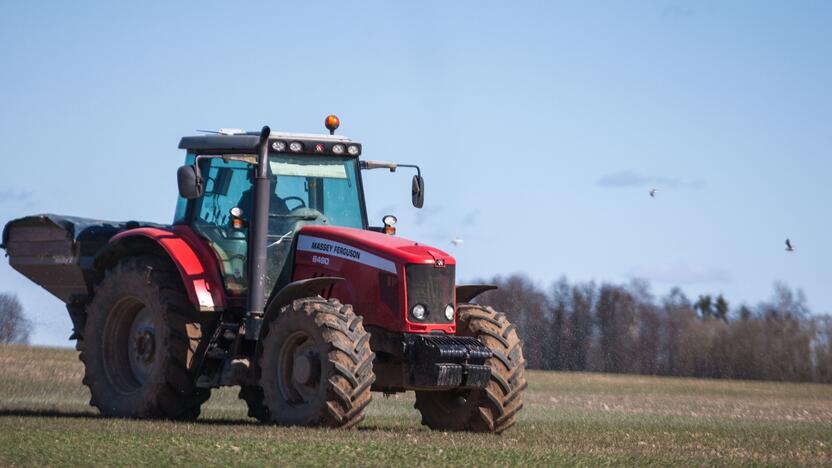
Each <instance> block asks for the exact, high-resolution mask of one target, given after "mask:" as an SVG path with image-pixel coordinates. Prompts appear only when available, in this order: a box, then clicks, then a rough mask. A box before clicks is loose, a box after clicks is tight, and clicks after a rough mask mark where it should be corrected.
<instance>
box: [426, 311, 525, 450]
mask: <svg viewBox="0 0 832 468" xmlns="http://www.w3.org/2000/svg"><path fill="white" fill-rule="evenodd" d="M457 314H458V317H457V334H458V335H462V336H472V337H474V338H477V339H479V340H480V342H482V343H483V344H485V345H486V346H487V347H488V348H489V349H490V350H491V352H492V353H493V356H492V357H491V358H489V359H488V361H487V363H488V366H489V367H490V368H491V380H490V381H489V382H488V384H487V385H486V387H485V388H482V389H460V390H448V391H417V392H416V405H415V407H416V409H418V410H419V412H420V413H421V414H422V424H424V425H426V426H428V427H430V428H431V429H434V430H444V431H473V432H493V433H497V434H499V433H501V432H503V431H504V430H506V429H508V428H509V427H511V426H512V425H514V422H515V417H516V415H517V412H518V411H520V409H521V408H522V407H523V401H522V398H521V397H520V394H521V393H522V392H523V390H524V389H525V388H526V375H525V367H526V361H525V360H524V359H523V349H522V343H521V341H520V338H519V337H518V336H517V331H516V328H515V326H514V325H512V324H511V323H510V322H509V321H508V319H506V316H505V314H503V313H500V312H496V311H494V309H492V308H491V307H484V306H480V305H477V304H459V305H458V306H457Z"/></svg>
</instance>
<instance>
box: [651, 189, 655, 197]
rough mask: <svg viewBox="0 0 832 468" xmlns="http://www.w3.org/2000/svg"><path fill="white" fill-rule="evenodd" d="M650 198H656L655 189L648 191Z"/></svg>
mask: <svg viewBox="0 0 832 468" xmlns="http://www.w3.org/2000/svg"><path fill="white" fill-rule="evenodd" d="M650 196H651V197H653V198H656V189H654V188H652V189H650Z"/></svg>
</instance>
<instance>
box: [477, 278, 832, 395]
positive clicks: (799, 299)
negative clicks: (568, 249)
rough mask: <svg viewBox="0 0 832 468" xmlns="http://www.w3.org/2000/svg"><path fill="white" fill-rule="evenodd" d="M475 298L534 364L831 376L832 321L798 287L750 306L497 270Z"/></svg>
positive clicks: (638, 286)
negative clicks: (505, 319) (543, 281)
mask: <svg viewBox="0 0 832 468" xmlns="http://www.w3.org/2000/svg"><path fill="white" fill-rule="evenodd" d="M488 282H489V283H491V284H497V285H499V289H498V290H495V291H489V292H488V293H486V294H483V295H482V296H480V297H479V298H478V300H477V302H480V303H483V304H488V305H491V306H493V307H494V308H495V309H497V310H500V311H504V312H506V313H507V314H508V316H509V317H510V319H511V320H512V321H513V323H514V324H515V325H517V327H518V330H519V332H520V336H521V338H522V339H523V342H524V345H523V351H524V353H525V356H526V359H527V361H528V367H529V368H531V369H546V370H564V371H590V372H612V373H632V374H650V375H670V376H685V377H707V378H727V379H754V380H784V381H800V382H809V381H812V382H826V383H832V318H830V317H829V316H819V315H813V314H811V313H810V311H809V310H808V308H807V306H806V299H805V297H804V295H803V293H802V292H801V291H793V290H791V289H789V288H788V287H787V286H785V285H783V284H776V285H775V287H774V294H773V296H772V298H771V299H770V300H768V301H766V302H761V303H760V304H757V305H756V306H753V307H749V306H746V305H741V306H739V307H736V308H731V307H729V304H728V302H727V301H726V300H725V298H724V297H722V296H721V295H716V296H712V295H703V296H700V297H698V298H697V299H696V300H693V301H692V300H691V299H689V298H688V297H686V296H685V294H683V293H682V291H681V290H680V289H678V288H676V289H673V290H671V291H670V293H669V294H668V295H666V296H664V297H661V298H656V297H654V296H653V295H651V294H650V292H649V286H648V284H647V283H646V282H645V281H641V280H634V281H632V282H631V283H629V284H625V285H617V284H608V283H602V284H600V285H599V284H596V283H594V282H589V283H575V284H570V283H569V282H568V281H567V280H566V279H565V278H564V279H561V280H559V281H557V282H555V283H554V284H552V285H551V286H550V287H548V288H547V289H541V288H540V287H538V286H536V285H535V283H534V282H532V281H531V280H529V279H528V278H527V277H525V276H522V275H513V276H509V277H496V278H493V279H492V280H491V281H488Z"/></svg>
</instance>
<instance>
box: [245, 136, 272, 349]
mask: <svg viewBox="0 0 832 468" xmlns="http://www.w3.org/2000/svg"><path fill="white" fill-rule="evenodd" d="M270 133H271V129H270V128H269V127H268V126H264V127H263V130H261V131H260V141H259V142H258V143H257V167H256V168H255V175H254V206H253V207H252V213H251V216H250V218H249V219H251V223H250V224H249V231H248V312H247V313H246V323H245V325H246V339H247V340H257V339H259V338H260V327H261V326H262V324H263V309H264V306H265V301H266V297H265V296H266V292H265V291H266V243H267V241H268V240H267V235H268V228H269V200H270V199H271V196H270V195H271V194H270V193H269V192H270V191H271V187H270V184H269V170H268V164H269V134H270Z"/></svg>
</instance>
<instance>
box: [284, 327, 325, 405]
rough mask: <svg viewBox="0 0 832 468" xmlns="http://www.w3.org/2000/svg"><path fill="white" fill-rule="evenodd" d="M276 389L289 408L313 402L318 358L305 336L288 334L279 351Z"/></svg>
mask: <svg viewBox="0 0 832 468" xmlns="http://www.w3.org/2000/svg"><path fill="white" fill-rule="evenodd" d="M279 356H280V358H279V359H278V366H279V367H278V369H277V377H278V389H279V390H280V393H281V396H282V397H283V400H284V401H286V402H288V403H289V404H291V405H295V406H297V405H304V404H308V403H311V402H312V401H314V400H315V399H316V396H317V393H318V389H319V387H320V384H321V356H320V353H319V352H318V350H317V349H316V347H315V342H314V340H313V339H312V337H311V336H309V335H308V334H307V333H305V332H302V331H298V332H295V333H292V334H291V335H289V336H288V337H287V339H286V340H285V341H284V342H283V345H282V346H281V347H280V353H279Z"/></svg>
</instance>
